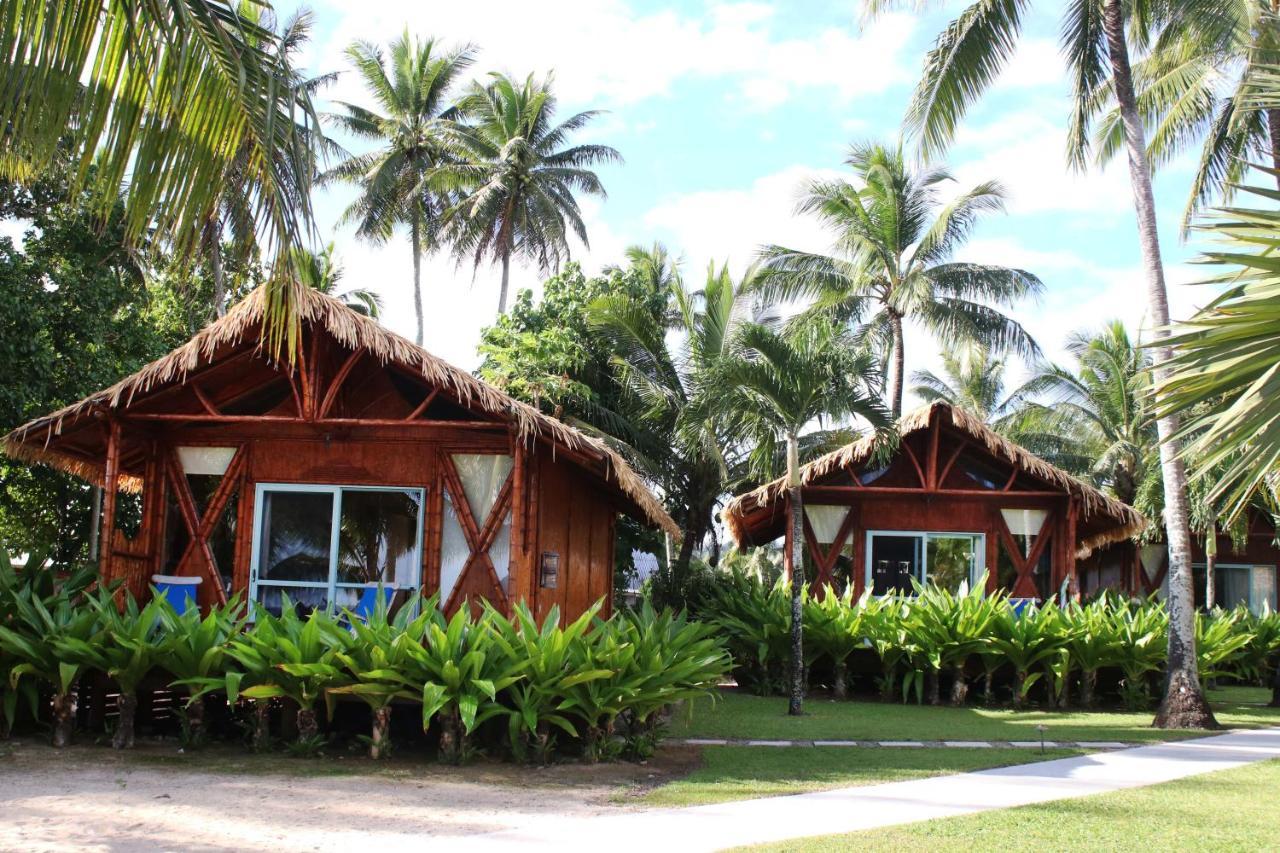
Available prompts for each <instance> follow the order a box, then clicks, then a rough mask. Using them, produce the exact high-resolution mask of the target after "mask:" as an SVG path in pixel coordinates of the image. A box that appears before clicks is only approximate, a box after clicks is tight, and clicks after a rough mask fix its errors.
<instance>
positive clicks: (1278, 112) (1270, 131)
mask: <svg viewBox="0 0 1280 853" xmlns="http://www.w3.org/2000/svg"><path fill="white" fill-rule="evenodd" d="M1271 5H1272V11H1280V10H1277V9H1275V6H1276V5H1277V4H1276V3H1272V4H1271ZM1267 135H1268V136H1269V137H1270V142H1271V168H1273V169H1275V170H1276V176H1275V178H1276V186H1277V187H1280V109H1276V108H1275V107H1272V108H1271V109H1269V110H1267Z"/></svg>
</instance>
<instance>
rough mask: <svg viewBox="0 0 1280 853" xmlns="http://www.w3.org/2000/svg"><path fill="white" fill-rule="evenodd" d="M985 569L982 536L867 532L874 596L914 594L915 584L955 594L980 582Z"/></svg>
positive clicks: (900, 531)
mask: <svg viewBox="0 0 1280 853" xmlns="http://www.w3.org/2000/svg"><path fill="white" fill-rule="evenodd" d="M985 567H986V537H985V536H984V535H983V534H981V533H929V532H925V531H910V530H907V531H903V530H884V531H879V530H872V531H868V533H867V574H866V582H867V586H868V587H869V588H870V589H871V592H872V594H873V595H889V594H895V593H896V594H903V595H910V594H911V593H912V592H913V591H914V589H915V588H914V586H913V584H912V581H917V582H919V583H921V584H928V583H933V584H937V585H938V586H943V587H946V588H947V589H950V590H952V591H956V590H958V589H959V588H960V586H961V585H962V584H965V583H967V584H969V585H970V586H972V585H973V584H975V583H977V580H978V578H979V577H980V576H981V575H982V572H983V570H984V569H985Z"/></svg>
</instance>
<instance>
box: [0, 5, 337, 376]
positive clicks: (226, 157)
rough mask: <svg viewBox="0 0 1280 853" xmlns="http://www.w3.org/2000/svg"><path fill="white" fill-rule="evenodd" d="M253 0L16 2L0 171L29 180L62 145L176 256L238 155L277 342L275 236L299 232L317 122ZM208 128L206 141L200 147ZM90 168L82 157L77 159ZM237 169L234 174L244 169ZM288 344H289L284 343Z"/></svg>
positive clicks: (111, 207)
mask: <svg viewBox="0 0 1280 853" xmlns="http://www.w3.org/2000/svg"><path fill="white" fill-rule="evenodd" d="M266 8H267V4H266V3H265V2H262V0H248V2H245V3H240V2H230V0H178V2H172V3H160V2H155V1H154V0H146V2H138V3H102V2H101V0H68V2H59V3H53V4H50V3H47V2H44V0H15V2H14V3H10V4H7V6H6V9H5V15H4V16H3V22H2V23H0V28H2V29H0V35H2V38H0V41H2V43H3V44H4V45H5V48H4V62H3V66H2V69H3V70H0V105H3V106H0V123H2V124H3V125H4V127H6V128H7V129H8V130H7V132H6V133H5V134H4V135H3V137H0V164H3V165H0V177H3V178H5V179H20V180H25V181H29V180H31V179H33V178H36V177H38V176H40V175H41V174H44V173H46V172H47V171H48V170H50V169H51V168H52V167H54V166H55V165H56V164H57V163H58V162H59V161H60V160H61V159H62V157H63V155H64V153H69V154H70V157H71V159H72V166H73V168H72V169H71V175H72V176H73V180H72V185H73V189H74V190H75V191H76V192H79V191H80V190H82V189H87V190H88V192H89V195H90V197H91V199H92V202H91V204H90V205H89V207H90V209H91V210H92V211H94V212H95V214H96V215H97V218H98V219H99V220H100V221H101V220H105V219H107V218H108V217H110V216H111V215H113V211H116V208H117V202H118V199H119V195H120V191H121V187H124V188H125V191H124V196H123V202H122V205H123V207H122V208H121V209H120V210H119V211H118V213H119V214H120V222H119V226H118V227H119V229H120V232H121V234H122V236H123V237H124V238H125V239H126V240H127V241H128V242H129V243H130V244H133V245H135V246H139V245H142V244H143V243H144V241H148V240H150V241H153V242H157V243H164V244H167V245H168V246H169V248H170V249H172V251H173V253H174V254H176V255H178V256H180V257H183V258H190V257H192V256H194V255H195V254H196V253H197V252H198V250H199V247H200V244H201V241H202V239H203V238H204V235H205V227H204V226H205V223H206V221H207V219H208V217H209V214H210V211H212V210H214V208H215V207H216V206H217V203H218V197H219V194H220V193H221V192H222V191H223V190H224V188H225V187H227V186H228V184H238V183H239V179H237V178H234V177H233V173H235V171H236V169H237V167H238V166H239V165H243V164H246V163H251V164H256V165H255V167H254V169H253V174H252V181H251V188H250V189H249V190H248V192H247V197H248V205H247V210H248V211H249V212H250V213H251V214H252V215H251V220H252V221H253V222H254V223H256V226H257V230H258V232H259V239H260V241H261V243H262V244H263V245H264V246H265V247H266V248H267V249H268V253H269V254H270V255H271V256H272V263H271V267H272V270H273V273H275V274H274V275H273V277H272V281H273V283H276V284H280V285H282V286H280V287H277V288H273V290H272V300H271V306H272V317H273V325H272V329H273V332H272V337H273V338H274V343H275V344H277V345H283V344H292V341H293V335H295V334H296V332H297V325H296V323H294V322H293V319H294V318H293V315H292V309H291V307H290V288H289V286H288V280H287V278H286V277H285V276H284V275H283V274H284V273H285V272H287V260H288V259H287V249H288V248H290V247H291V246H295V245H299V244H302V243H303V242H305V240H306V238H307V236H308V232H309V229H310V227H311V226H310V223H311V206H310V193H309V186H310V183H311V177H312V175H311V171H312V163H313V162H314V149H313V146H314V145H315V144H316V139H317V136H316V134H314V133H313V132H311V131H312V130H314V128H315V127H316V125H317V122H316V117H315V114H314V111H313V110H312V107H311V103H310V97H309V95H308V93H307V92H306V91H305V90H304V89H302V88H299V87H297V86H295V85H293V77H292V74H291V72H290V71H289V70H288V69H287V68H286V67H285V66H284V64H283V57H282V54H281V52H280V50H279V40H278V38H277V37H276V35H275V34H273V33H272V32H271V30H270V29H269V28H268V27H265V26H263V25H262V23H260V22H261V20H262V12H263V10H264V9H266ZM210 140H216V141H217V144H209V142H210ZM91 165H92V166H93V168H90V166H91ZM243 177H244V175H241V178H243ZM287 351H289V352H292V348H291V346H290V347H288V348H287Z"/></svg>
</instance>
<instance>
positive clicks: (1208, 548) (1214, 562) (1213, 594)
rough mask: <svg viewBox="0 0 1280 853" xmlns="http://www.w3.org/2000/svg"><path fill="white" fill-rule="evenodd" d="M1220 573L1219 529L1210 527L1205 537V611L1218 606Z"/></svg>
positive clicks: (1213, 525) (1211, 525) (1214, 526)
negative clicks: (1218, 577)
mask: <svg viewBox="0 0 1280 853" xmlns="http://www.w3.org/2000/svg"><path fill="white" fill-rule="evenodd" d="M1217 573H1218V527H1217V525H1215V524H1210V525H1209V532H1208V533H1206V534H1205V537H1204V609H1205V610H1213V606H1214V605H1215V604H1217V600H1216V599H1217V592H1218V585H1217V584H1216V583H1214V581H1215V580H1216V578H1215V575H1216V574H1217Z"/></svg>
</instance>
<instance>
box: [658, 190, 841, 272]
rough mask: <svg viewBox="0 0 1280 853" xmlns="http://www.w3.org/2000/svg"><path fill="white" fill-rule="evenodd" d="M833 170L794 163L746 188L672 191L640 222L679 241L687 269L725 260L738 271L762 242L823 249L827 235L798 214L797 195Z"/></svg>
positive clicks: (807, 248)
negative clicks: (672, 194)
mask: <svg viewBox="0 0 1280 853" xmlns="http://www.w3.org/2000/svg"><path fill="white" fill-rule="evenodd" d="M836 174H838V173H837V172H835V171H833V170H824V169H814V168H811V167H809V166H804V165H794V166H789V167H787V168H786V169H783V170H781V171H779V172H775V173H773V174H771V175H766V176H764V177H762V178H757V179H756V180H755V181H752V182H751V184H750V186H748V187H747V188H745V189H724V190H703V191H700V192H691V193H685V194H682V195H677V196H673V197H670V198H668V199H666V200H665V201H663V202H661V203H659V204H658V205H656V206H655V207H654V208H652V209H651V210H650V211H649V212H648V213H646V214H645V216H644V224H645V225H646V226H647V227H649V228H653V229H656V230H657V231H659V232H660V234H661V237H662V239H664V240H666V241H667V242H668V243H669V244H670V245H671V246H678V247H680V249H681V250H682V251H683V252H684V254H685V256H686V258H687V259H688V260H689V261H690V263H691V266H690V268H691V269H701V268H702V267H703V266H705V265H706V264H707V263H708V262H711V261H714V262H716V263H724V262H725V261H729V263H730V266H731V268H732V269H733V270H734V271H735V272H741V271H742V270H743V269H744V268H745V267H746V266H747V265H748V264H750V263H751V260H752V258H754V256H755V254H756V251H757V250H758V249H759V248H760V246H761V245H764V244H766V243H778V244H782V245H786V246H792V247H794V248H799V249H806V250H810V251H825V250H826V249H827V248H828V247H829V244H830V242H831V240H830V237H829V235H827V234H826V233H825V232H824V231H823V230H822V228H820V227H819V226H818V224H817V223H816V222H815V221H814V220H813V219H812V218H810V217H803V216H799V215H797V214H796V212H795V207H796V200H797V198H798V197H799V195H800V192H801V191H802V189H803V186H804V184H805V182H806V181H809V180H812V179H814V178H821V177H832V176H834V175H836Z"/></svg>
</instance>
